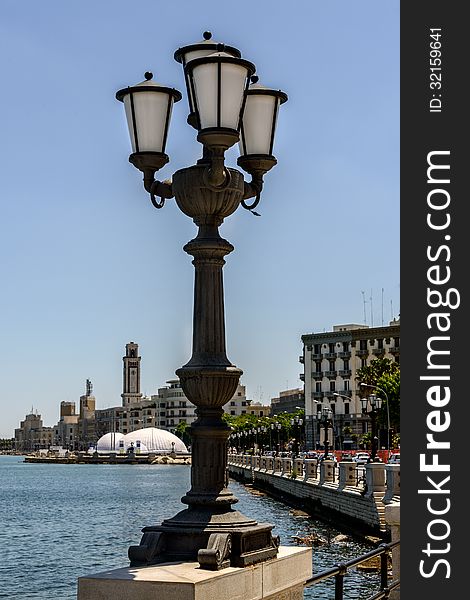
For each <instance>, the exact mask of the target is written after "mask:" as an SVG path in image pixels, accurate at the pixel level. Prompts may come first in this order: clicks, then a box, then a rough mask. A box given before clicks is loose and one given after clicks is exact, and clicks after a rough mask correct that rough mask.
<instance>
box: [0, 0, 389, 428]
mask: <svg viewBox="0 0 470 600" xmlns="http://www.w3.org/2000/svg"><path fill="white" fill-rule="evenodd" d="M205 30H210V31H212V32H213V37H214V39H216V40H217V41H223V42H225V43H228V44H230V45H233V46H236V47H237V48H239V49H240V50H241V52H242V55H243V57H245V58H247V59H248V60H250V61H252V62H254V63H255V64H256V66H257V72H258V75H259V77H260V82H261V83H264V84H265V85H268V86H271V87H275V88H280V89H282V90H284V91H285V92H287V94H288V95H289V101H288V102H287V103H286V104H285V105H283V106H282V108H281V111H280V117H279V126H278V135H277V138H276V142H275V149H274V153H275V155H276V157H277V159H278V165H277V166H276V167H275V168H274V169H273V170H272V171H271V172H270V173H268V175H267V177H266V180H265V187H264V191H263V194H262V199H261V204H260V205H259V208H258V209H257V210H258V212H260V213H261V217H255V216H253V215H252V214H250V213H249V212H248V211H245V210H243V209H239V210H238V211H237V213H235V214H234V215H232V216H231V217H229V218H228V219H227V220H226V222H225V223H224V224H223V225H222V228H221V233H222V235H223V236H224V237H225V238H226V239H228V240H229V241H230V242H231V243H232V244H234V246H235V251H234V252H233V253H232V254H230V255H229V256H228V257H227V264H226V266H225V269H224V274H225V305H226V331H227V354H228V357H229V359H230V360H231V361H232V362H233V363H234V364H236V365H237V366H238V367H240V368H241V369H243V371H244V375H243V377H242V383H244V384H245V385H246V386H247V393H248V396H249V397H250V398H253V399H254V400H261V401H262V402H263V403H269V401H270V399H271V398H272V397H274V396H277V395H278V394H279V391H280V390H283V389H286V388H287V387H289V388H293V387H297V386H301V385H302V383H301V382H300V380H299V373H300V372H301V371H302V368H301V365H300V364H299V362H298V357H299V355H300V354H301V353H302V344H301V340H300V337H301V335H302V334H304V333H310V332H314V331H324V330H326V331H329V330H331V329H332V327H333V325H335V324H340V323H351V322H356V323H364V309H365V312H366V321H367V324H368V325H371V324H372V320H373V324H374V325H381V324H382V321H383V322H384V323H385V324H386V323H388V321H389V320H390V318H391V316H392V314H393V315H394V316H397V315H398V313H399V310H400V303H399V298H400V288H399V280H400V274H399V1H398V0H390V1H388V2H377V0H356V1H355V2H351V1H350V0H335V1H326V0H323V1H319V0H298V1H297V2H273V0H269V1H268V0H257V1H253V0H250V1H247V0H239V1H238V2H237V3H223V2H220V0H218V1H217V0H201V1H199V2H193V1H190V0H179V1H178V2H163V1H157V0H152V1H149V0H135V1H134V2H133V3H129V2H128V1H126V2H125V1H124V0H113V1H112V2H111V1H109V2H105V1H101V2H97V1H96V0H80V1H78V0H69V1H67V2H64V1H63V0H41V2H38V1H37V0H1V2H0V72H1V77H2V92H1V94H0V115H1V136H0V165H1V171H2V172H1V177H0V202H1V235H0V277H1V282H2V291H1V294H0V332H1V339H2V353H1V359H0V370H1V382H2V386H1V395H0V398H1V412H0V437H9V436H12V435H13V430H14V428H15V427H17V426H18V424H19V421H20V420H21V419H23V418H24V416H25V414H26V413H27V412H29V411H30V409H31V407H32V406H34V409H35V410H36V409H37V410H38V411H39V412H40V413H41V414H42V416H43V419H44V424H45V425H53V424H55V423H56V422H57V420H58V417H59V404H60V402H61V401H62V400H68V401H78V399H79V396H80V395H81V394H83V393H84V390H85V380H86V379H87V378H90V379H91V380H92V382H93V384H94V392H95V396H96V399H97V407H98V408H104V407H106V406H114V405H117V404H119V403H120V393H121V391H122V390H121V387H122V356H123V353H124V347H125V344H126V343H127V342H129V341H135V342H137V343H138V344H139V346H140V351H141V355H142V391H143V392H144V393H146V394H152V393H155V392H156V390H157V388H158V387H161V386H163V385H165V382H166V380H168V379H171V378H173V377H174V372H175V370H176V369H177V368H179V367H180V366H181V365H183V364H184V363H186V362H187V360H188V359H189V357H190V355H191V329H192V294H193V292H192V287H193V266H192V264H191V259H190V257H189V256H188V255H186V254H185V253H184V252H183V250H182V246H183V245H184V244H185V243H186V242H187V241H189V240H190V239H191V238H193V237H194V235H195V234H196V228H195V226H194V224H193V223H192V221H191V220H190V219H189V218H187V217H186V216H184V215H183V214H182V213H181V212H180V211H179V210H178V208H177V207H176V205H175V203H174V201H171V200H170V201H168V202H167V204H166V206H165V207H164V209H163V210H160V211H157V210H155V209H154V208H153V207H152V205H151V203H150V201H149V199H148V196H147V194H146V193H145V192H144V190H143V188H142V185H141V174H140V172H138V171H137V170H136V169H134V167H133V166H132V165H130V164H129V163H128V155H129V153H130V143H129V139H128V134H127V129H126V124H125V117H124V112H123V106H122V104H121V103H120V102H118V101H117V100H115V96H114V95H115V92H116V91H117V90H118V89H120V88H122V87H125V86H127V85H132V84H134V83H137V82H139V81H142V79H143V73H144V72H145V71H147V70H151V71H153V72H154V74H155V79H156V80H158V81H159V82H161V83H165V84H167V85H170V86H174V87H176V88H177V89H179V90H180V91H181V92H183V93H184V97H183V100H182V101H181V102H179V103H178V104H176V105H175V109H174V111H173V119H172V123H171V127H170V136H169V141H168V145H167V152H168V154H169V155H170V163H169V164H168V165H167V166H166V167H165V169H164V170H162V171H161V172H160V173H159V175H160V178H161V179H166V178H169V177H170V176H171V174H172V173H173V171H174V170H176V169H179V168H182V167H185V166H189V165H190V164H193V163H194V161H195V160H196V159H197V158H198V157H199V156H200V146H199V144H198V143H197V141H196V139H195V131H194V130H193V129H192V128H190V127H189V126H188V125H187V124H186V116H187V100H186V94H185V88H184V81H183V74H182V70H181V65H180V64H178V63H176V62H175V61H174V59H173V53H174V51H175V50H176V49H177V48H178V47H180V46H183V45H186V44H190V43H193V42H196V41H198V40H200V39H202V32H203V31H205ZM228 160H229V163H230V165H231V166H236V154H235V152H234V151H231V152H229V154H228ZM382 289H383V293H382ZM362 292H364V294H363V293H362ZM371 296H372V306H371V304H370V297H371ZM364 299H365V300H366V304H364V302H363V300H364ZM382 299H383V301H382ZM382 307H383V309H382ZM371 309H372V310H371Z"/></svg>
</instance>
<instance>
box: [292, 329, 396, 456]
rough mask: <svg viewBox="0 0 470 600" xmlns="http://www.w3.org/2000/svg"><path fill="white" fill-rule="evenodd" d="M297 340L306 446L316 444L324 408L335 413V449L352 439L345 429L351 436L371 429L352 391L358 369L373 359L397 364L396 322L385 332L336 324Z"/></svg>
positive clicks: (358, 396)
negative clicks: (300, 348)
mask: <svg viewBox="0 0 470 600" xmlns="http://www.w3.org/2000/svg"><path fill="white" fill-rule="evenodd" d="M301 339H302V343H303V354H302V356H300V358H299V360H300V362H301V363H302V364H303V365H304V372H303V373H301V374H300V379H301V380H302V381H304V390H305V427H306V440H307V447H308V448H315V447H317V445H318V443H319V440H320V433H321V431H320V429H321V422H320V420H321V411H322V407H323V406H326V407H328V408H330V409H331V410H332V412H333V420H334V429H335V440H336V445H337V446H338V445H340V446H344V443H345V442H347V443H346V445H348V444H349V443H350V442H351V440H350V436H349V435H346V434H345V431H344V430H345V428H348V429H347V431H349V429H350V430H351V432H352V435H354V436H355V437H356V436H360V435H362V434H364V433H367V432H368V431H369V430H370V418H369V417H368V416H367V415H363V414H362V407H361V402H360V394H359V390H358V389H356V374H357V370H358V369H359V368H361V367H365V366H368V365H369V364H370V363H371V361H372V360H374V359H376V358H388V359H390V360H392V361H395V362H399V361H400V320H399V319H394V320H393V321H391V322H390V323H389V325H388V326H384V327H368V326H366V325H358V324H354V323H351V324H348V325H335V326H334V327H333V331H327V332H322V333H309V334H306V335H303V336H302V338H301ZM335 394H337V395H335ZM386 435H387V433H386V432H385V439H386ZM382 438H384V435H383V432H382Z"/></svg>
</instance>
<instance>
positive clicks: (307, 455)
mask: <svg viewBox="0 0 470 600" xmlns="http://www.w3.org/2000/svg"><path fill="white" fill-rule="evenodd" d="M305 458H308V459H311V458H318V454H317V452H313V451H309V452H306V453H305Z"/></svg>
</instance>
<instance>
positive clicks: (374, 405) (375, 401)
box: [361, 394, 382, 462]
mask: <svg viewBox="0 0 470 600" xmlns="http://www.w3.org/2000/svg"><path fill="white" fill-rule="evenodd" d="M361 403H362V409H363V412H365V413H366V414H369V415H370V420H371V428H372V430H371V437H372V440H371V455H370V459H369V461H368V462H380V459H379V460H378V461H376V457H377V447H378V438H377V414H378V411H379V410H380V406H381V404H382V399H381V398H379V397H378V396H375V395H374V394H371V395H370V396H369V397H368V398H361ZM368 403H369V404H370V408H371V409H370V411H369V412H367V404H368Z"/></svg>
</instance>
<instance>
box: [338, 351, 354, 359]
mask: <svg viewBox="0 0 470 600" xmlns="http://www.w3.org/2000/svg"><path fill="white" fill-rule="evenodd" d="M338 356H339V357H340V358H351V352H349V351H348V352H338Z"/></svg>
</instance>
